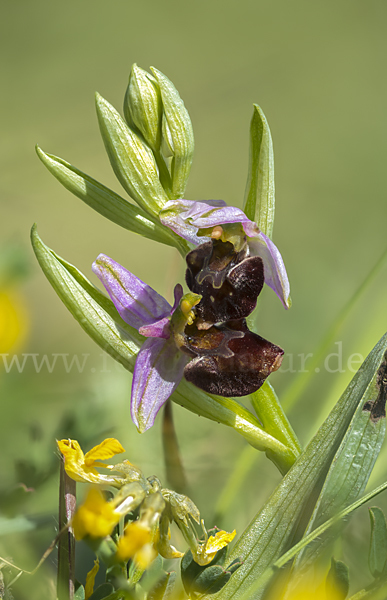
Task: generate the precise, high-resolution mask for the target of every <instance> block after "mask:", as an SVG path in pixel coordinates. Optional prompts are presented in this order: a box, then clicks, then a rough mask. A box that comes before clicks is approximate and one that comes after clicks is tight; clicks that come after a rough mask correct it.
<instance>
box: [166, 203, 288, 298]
mask: <svg viewBox="0 0 387 600" xmlns="http://www.w3.org/2000/svg"><path fill="white" fill-rule="evenodd" d="M160 221H161V222H162V223H163V225H166V226H167V227H169V228H170V229H172V230H173V231H174V232H175V233H177V234H178V235H180V237H183V238H184V239H186V240H188V241H189V242H191V243H193V244H195V245H200V244H202V243H203V237H200V236H198V235H197V232H198V230H199V229H207V228H210V227H215V226H216V225H225V224H227V223H241V225H242V227H243V230H244V232H245V234H246V236H247V238H248V245H249V249H250V255H252V256H260V257H261V258H262V260H263V264H264V270H265V273H264V275H265V283H267V285H268V286H269V287H271V288H272V290H274V292H275V293H276V294H277V296H278V297H279V299H280V300H281V302H282V303H283V305H284V307H285V308H289V307H290V304H291V301H290V286H289V280H288V276H287V274H286V269H285V265H284V261H283V260H282V256H281V254H280V252H279V250H278V248H277V247H276V246H275V244H274V243H273V242H272V241H271V240H270V238H268V237H267V236H266V235H265V234H264V233H262V232H261V231H260V230H259V229H258V226H257V224H256V223H254V222H253V221H250V219H248V218H247V217H246V215H245V213H244V212H243V211H242V210H241V209H240V208H236V207H235V206H226V203H225V202H223V200H207V201H206V202H204V201H201V200H197V201H194V200H170V201H169V202H167V203H166V204H165V205H164V208H163V210H162V211H161V212H160Z"/></svg>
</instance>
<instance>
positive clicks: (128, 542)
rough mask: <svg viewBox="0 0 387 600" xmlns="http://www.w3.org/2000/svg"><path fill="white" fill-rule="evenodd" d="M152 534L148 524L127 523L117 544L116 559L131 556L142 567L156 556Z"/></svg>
mask: <svg viewBox="0 0 387 600" xmlns="http://www.w3.org/2000/svg"><path fill="white" fill-rule="evenodd" d="M152 542H153V534H152V530H151V528H150V527H149V526H148V525H145V524H144V523H141V522H139V521H134V522H133V523H129V525H127V526H126V527H125V529H124V534H123V535H122V536H121V537H120V539H119V540H118V544H117V555H116V557H117V560H119V561H127V560H129V559H130V558H133V559H134V560H135V562H136V563H137V564H138V565H139V566H140V567H141V568H143V569H146V567H147V566H148V565H149V564H150V563H151V562H152V561H153V560H154V559H155V558H156V556H157V552H156V551H155V550H154V548H153V544H152Z"/></svg>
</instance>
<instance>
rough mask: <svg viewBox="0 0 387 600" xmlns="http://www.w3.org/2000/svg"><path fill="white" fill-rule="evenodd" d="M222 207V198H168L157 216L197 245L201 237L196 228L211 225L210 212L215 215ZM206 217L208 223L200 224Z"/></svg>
mask: <svg viewBox="0 0 387 600" xmlns="http://www.w3.org/2000/svg"><path fill="white" fill-rule="evenodd" d="M223 207H226V203H225V202H224V201H223V200H205V201H204V200H196V201H193V200H169V201H168V202H166V203H165V204H164V206H163V208H162V210H161V211H160V213H159V218H160V221H161V223H162V224H163V225H165V226H166V227H169V228H170V229H172V231H174V232H175V233H177V235H179V236H180V237H182V238H184V239H185V240H187V241H188V242H191V244H195V246H198V245H199V244H202V243H203V238H202V237H199V236H198V235H196V234H197V232H198V229H200V228H201V227H211V226H212V221H213V218H212V214H215V215H216V214H217V212H218V211H219V210H222V208H223ZM226 208H228V207H226ZM207 219H209V220H211V223H210V224H209V225H201V224H200V223H202V222H206V220H207ZM215 221H216V219H215ZM231 222H233V221H230V223H231ZM198 223H199V224H198ZM217 223H219V221H217ZM217 223H215V225H216V224H217Z"/></svg>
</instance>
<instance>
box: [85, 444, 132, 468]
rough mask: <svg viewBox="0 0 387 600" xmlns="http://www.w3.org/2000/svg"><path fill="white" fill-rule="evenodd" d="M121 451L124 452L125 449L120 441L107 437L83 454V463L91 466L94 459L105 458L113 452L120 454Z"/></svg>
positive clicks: (113, 453)
mask: <svg viewBox="0 0 387 600" xmlns="http://www.w3.org/2000/svg"><path fill="white" fill-rule="evenodd" d="M121 452H125V450H124V448H123V447H122V446H121V444H120V442H119V441H118V440H116V439H115V438H107V439H106V440H104V441H103V442H101V443H100V444H98V446H94V448H92V449H91V450H89V452H87V453H86V454H85V465H87V466H92V464H93V463H94V462H95V461H96V460H105V459H106V458H111V457H112V456H114V455H115V454H121Z"/></svg>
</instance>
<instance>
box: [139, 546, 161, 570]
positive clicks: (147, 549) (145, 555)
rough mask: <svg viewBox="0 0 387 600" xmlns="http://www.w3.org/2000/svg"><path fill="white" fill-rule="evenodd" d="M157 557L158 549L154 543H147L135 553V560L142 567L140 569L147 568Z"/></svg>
mask: <svg viewBox="0 0 387 600" xmlns="http://www.w3.org/2000/svg"><path fill="white" fill-rule="evenodd" d="M156 557H157V551H156V550H155V549H154V547H153V544H145V546H143V547H142V548H140V550H139V551H138V552H137V553H136V554H135V556H134V561H135V563H136V564H137V565H138V566H139V567H140V569H144V570H145V569H147V568H148V567H149V565H150V564H151V563H152V562H153V561H154V560H155V558H156Z"/></svg>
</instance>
